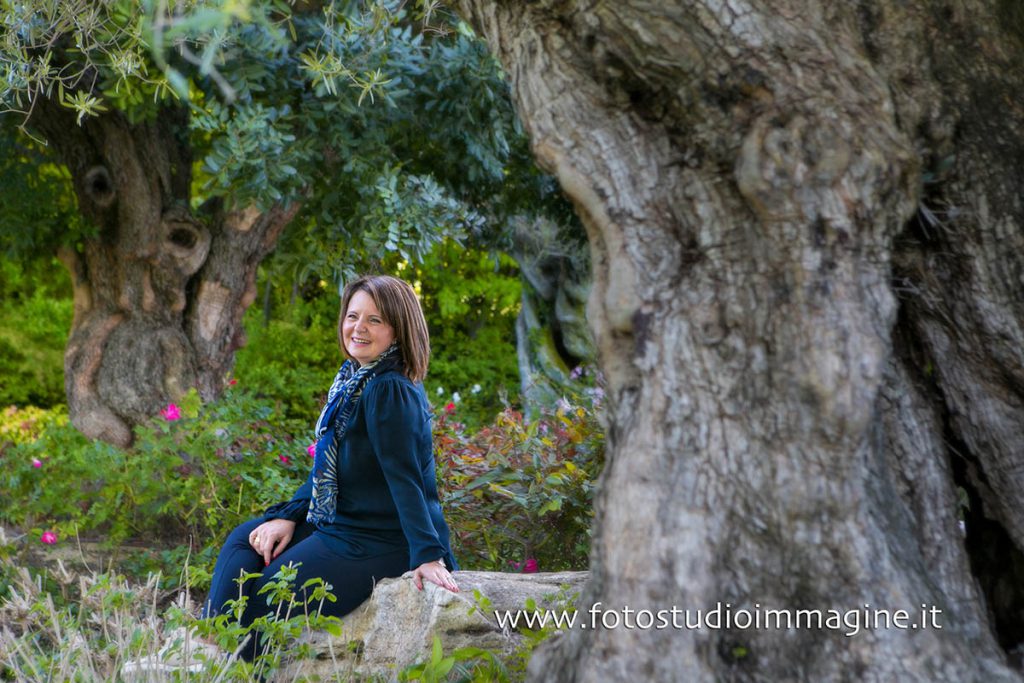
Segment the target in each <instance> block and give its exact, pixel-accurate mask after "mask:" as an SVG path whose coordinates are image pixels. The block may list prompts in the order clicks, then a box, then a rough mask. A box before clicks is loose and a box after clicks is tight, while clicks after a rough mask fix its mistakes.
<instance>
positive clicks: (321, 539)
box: [205, 275, 458, 659]
mask: <svg viewBox="0 0 1024 683" xmlns="http://www.w3.org/2000/svg"><path fill="white" fill-rule="evenodd" d="M338 339H339V344H340V346H341V350H342V351H343V352H344V354H345V355H346V356H347V360H346V361H345V362H344V364H343V365H342V366H341V369H340V370H339V371H338V374H337V375H336V377H335V378H334V382H333V383H332V385H331V388H330V391H329V392H328V394H327V403H326V405H325V406H324V408H323V410H322V411H321V414H320V417H319V419H318V420H317V423H316V428H315V437H316V446H315V455H314V464H313V468H312V471H311V472H310V476H309V479H308V480H307V481H306V483H305V484H303V485H302V487H300V488H299V490H298V491H297V492H296V494H295V496H293V497H292V499H291V500H290V501H287V502H284V503H280V504H278V505H274V506H273V507H271V508H270V509H268V510H267V511H266V513H265V514H264V515H263V516H262V517H259V518H257V519H253V520H250V521H248V522H245V523H243V524H241V525H239V526H238V527H237V528H235V530H234V531H232V532H231V534H230V535H229V536H228V539H227V541H226V542H225V544H224V547H223V548H222V550H221V552H220V555H219V557H218V559H217V566H216V568H215V569H214V576H213V580H212V583H211V587H210V597H209V599H208V601H207V603H206V609H205V613H206V616H213V615H216V614H219V613H222V612H224V611H226V610H225V603H227V601H229V600H232V599H236V598H237V597H238V589H237V587H236V585H235V579H236V577H238V575H239V572H240V571H246V572H252V573H260V577H259V578H258V579H256V580H255V581H251V582H249V583H247V584H246V585H244V586H243V591H244V593H245V594H247V595H250V596H256V595H258V593H259V590H260V589H261V588H262V587H263V586H264V585H265V584H266V583H267V581H269V580H270V579H271V578H272V577H273V576H274V574H275V573H276V572H277V571H278V570H279V569H280V568H281V567H282V566H283V565H285V564H288V563H295V564H298V565H299V566H298V576H297V578H296V586H302V585H303V584H304V583H305V582H306V581H307V580H309V579H311V578H317V577H318V578H322V579H323V580H324V581H325V582H327V583H329V584H331V585H332V586H333V591H334V593H335V594H336V595H337V597H338V600H337V602H334V603H325V604H324V606H323V612H324V614H328V615H333V616H342V615H344V614H347V613H348V612H350V611H352V610H353V609H355V608H356V607H357V606H358V605H359V604H360V603H362V602H363V601H364V600H365V599H366V598H367V597H369V595H370V593H371V591H372V589H373V585H374V583H375V582H376V581H379V580H380V579H382V578H385V577H394V576H400V575H402V574H403V573H405V572H406V571H409V570H412V578H413V581H414V582H415V584H416V586H417V588H420V589H421V590H422V588H423V581H424V579H425V580H427V581H430V582H432V583H435V584H437V585H439V586H442V587H444V588H447V589H448V590H452V591H457V590H458V587H457V585H456V584H455V581H454V579H453V578H452V575H451V573H450V572H452V571H455V570H456V569H457V568H458V565H457V564H456V562H455V558H454V557H453V556H452V552H451V547H450V545H449V531H448V525H447V523H446V522H445V519H444V514H443V513H442V511H441V504H440V501H439V499H438V495H437V482H436V481H435V467H434V456H433V444H432V437H431V424H430V411H429V406H428V404H427V399H426V395H425V393H424V391H423V385H422V380H423V378H424V376H425V375H426V372H427V365H428V361H429V356H430V340H429V336H428V333H427V325H426V321H425V320H424V317H423V311H422V309H421V307H420V303H419V300H418V299H417V298H416V294H415V292H414V291H413V289H412V287H410V286H409V284H408V283H406V282H404V281H402V280H399V279H397V278H393V277H389V276H384V275H378V276H367V277H362V278H359V279H357V280H355V281H353V282H351V283H349V285H348V286H347V287H346V288H345V291H344V294H343V296H342V305H341V315H340V316H339V322H338ZM299 563H301V564H299ZM261 603H262V601H260V600H255V599H252V600H250V601H249V604H248V607H247V608H246V611H245V613H244V614H243V616H242V622H243V623H244V624H246V625H249V624H251V623H252V622H253V621H254V620H255V619H257V618H259V617H260V616H262V615H263V613H264V612H266V611H268V610H269V609H270V608H268V607H267V606H266V605H262V604H261ZM258 654H259V643H258V641H257V640H256V638H253V639H252V640H251V641H250V642H249V644H248V646H247V647H246V648H245V649H244V651H243V653H242V655H243V657H245V658H247V659H252V658H254V657H255V656H256V655H258Z"/></svg>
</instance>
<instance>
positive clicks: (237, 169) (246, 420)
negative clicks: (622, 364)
mask: <svg viewBox="0 0 1024 683" xmlns="http://www.w3.org/2000/svg"><path fill="white" fill-rule="evenodd" d="M300 9H301V10H302V11H299V9H295V8H293V7H291V6H290V5H289V4H287V3H266V5H263V4H260V3H218V2H209V3H194V4H189V5H188V6H187V7H186V8H180V7H179V8H177V10H175V11H176V12H178V13H177V14H175V13H174V12H171V13H170V14H168V15H166V16H164V15H162V14H161V12H162V11H165V10H166V8H164V10H161V9H159V8H154V7H151V6H150V5H149V4H147V3H141V4H139V3H133V2H116V3H93V4H89V3H86V4H82V3H77V2H66V3H51V4H49V5H48V6H47V7H45V8H42V7H37V8H33V7H28V6H11V5H5V6H4V8H3V10H2V12H3V13H4V15H3V19H4V25H5V26H6V28H5V29H4V34H3V41H4V42H3V44H2V47H3V52H2V57H3V60H2V63H3V68H4V69H5V72H4V73H5V76H6V78H5V79H4V80H3V82H4V83H6V84H7V85H6V86H4V87H5V88H6V89H5V90H4V92H3V93H2V99H0V101H2V102H3V105H4V106H3V109H4V110H5V111H4V112H3V113H2V114H0V197H2V203H3V205H4V211H2V212H0V247H2V249H3V252H4V259H3V261H2V262H0V406H3V407H2V408H0V500H3V504H2V506H0V527H2V529H3V537H2V538H0V601H6V602H5V604H6V605H7V607H6V609H7V612H6V613H5V614H6V615H7V618H8V619H9V623H10V625H11V628H13V629H14V630H13V631H11V632H8V633H7V637H6V639H5V640H4V641H3V642H4V645H3V647H0V655H5V657H7V658H9V659H7V664H6V667H7V668H5V669H4V670H3V674H2V676H3V677H12V678H18V679H23V678H24V677H28V678H31V677H32V676H33V673H32V672H33V671H36V672H37V673H39V675H42V674H43V673H44V672H47V671H49V672H50V673H48V674H47V676H48V677H52V676H53V673H52V672H53V670H54V669H53V666H56V665H57V664H60V666H65V665H66V666H71V667H72V669H73V667H74V661H73V659H74V658H71V660H69V659H68V655H67V651H68V647H69V645H68V643H67V642H62V641H61V638H60V637H58V636H56V635H54V634H56V633H58V632H59V631H60V629H59V628H57V629H56V631H55V630H54V628H53V627H54V625H55V624H59V623H64V625H65V631H67V632H76V633H85V634H91V635H88V638H92V637H94V636H95V637H96V638H97V640H96V643H97V645H96V648H97V652H102V651H104V650H110V649H116V647H117V646H124V643H123V642H122V643H120V644H119V645H118V643H116V642H115V639H114V638H113V637H112V636H111V635H110V634H108V633H106V630H107V627H106V626H103V627H102V628H100V629H99V631H95V629H94V630H93V631H90V629H89V628H88V627H86V626H85V621H87V619H88V617H87V614H91V612H89V609H91V608H89V607H88V606H89V604H90V603H89V600H88V597H89V595H93V592H94V590H97V591H100V592H101V593H103V595H104V596H105V597H103V599H102V600H100V603H102V604H101V605H100V606H99V609H100V612H101V613H102V614H104V615H108V611H109V614H114V613H115V612H116V609H115V607H116V606H112V605H111V604H107V602H106V601H107V600H108V598H109V599H110V600H114V601H115V602H116V600H117V598H116V596H117V595H120V596H121V598H120V600H121V607H124V603H125V600H128V598H126V596H129V595H131V596H134V598H132V599H133V600H134V599H138V598H139V596H140V595H141V594H142V593H133V592H132V591H135V590H139V589H138V588H130V586H141V585H144V584H145V582H146V580H147V577H149V576H151V574H153V573H158V574H159V578H158V579H155V581H156V583H155V584H154V583H152V582H151V583H150V588H151V589H152V596H153V599H154V601H155V602H159V603H160V604H161V605H162V606H164V605H166V604H167V603H169V602H170V601H171V600H172V599H173V598H174V596H176V595H179V594H180V593H181V591H182V590H183V589H184V590H186V591H190V592H191V593H192V594H193V596H194V597H196V598H200V597H201V596H202V595H203V593H204V591H205V590H206V588H207V586H208V584H209V580H210V574H211V572H212V568H213V563H214V560H215V557H216V552H217V550H218V548H219V545H220V543H221V541H222V540H223V538H224V536H225V535H226V533H227V532H228V531H229V530H230V529H231V528H233V527H234V526H235V525H236V524H237V523H239V522H241V521H243V520H245V519H248V518H250V517H252V516H253V515H255V514H258V513H259V512H260V511H261V510H263V509H264V508H266V507H267V506H269V505H270V504H272V503H274V502H277V501H280V500H283V499H287V498H288V497H290V496H291V494H292V492H293V491H294V490H295V489H296V488H297V487H298V486H299V485H300V484H301V482H302V481H303V480H304V479H305V477H306V476H307V474H308V471H309V467H310V464H311V461H310V457H309V454H308V450H307V447H308V446H309V444H310V441H311V427H312V421H313V420H314V419H315V416H316V414H317V413H318V411H319V408H320V406H321V403H322V401H323V399H324V395H325V392H326V389H327V386H328V384H329V382H330V379H331V378H332V377H333V374H334V372H335V371H336V369H337V367H338V365H339V363H340V361H341V357H340V355H339V349H338V342H337V336H336V324H337V307H338V302H339V294H338V293H339V291H340V288H341V287H342V286H343V284H344V282H345V281H346V280H347V279H349V278H351V277H352V276H353V275H355V274H356V273H362V272H384V273H390V274H394V275H397V276H400V277H402V278H404V279H406V280H408V281H410V282H412V283H413V284H414V286H415V288H416V289H417V292H418V293H419V295H420V297H421V300H422V302H423V306H424V309H425V311H426V314H427V318H428V323H429V326H430V333H431V341H432V347H433V348H432V351H433V354H432V359H431V366H430V373H429V376H428V378H427V381H426V383H425V385H426V389H427V393H428V395H429V397H430V399H431V401H432V404H433V408H434V443H435V457H436V461H437V469H438V481H439V483H440V490H441V494H442V499H443V501H442V502H443V504H444V507H445V510H446V514H447V517H448V521H449V524H450V526H451V527H452V529H453V531H454V539H453V545H454V552H455V555H456V557H457V558H458V559H459V561H460V563H461V564H462V567H463V568H464V569H476V570H491V571H504V572H511V571H519V572H523V571H525V572H534V571H538V570H539V571H555V570H562V569H585V568H586V566H587V556H588V551H589V528H590V521H591V517H592V513H591V501H592V492H593V486H594V481H595V479H596V476H597V474H598V472H599V470H600V467H601V464H602V460H603V437H602V430H601V426H600V420H599V414H600V409H601V398H602V389H601V379H600V376H599V373H597V372H596V371H595V369H594V366H593V358H592V356H593V352H592V349H591V346H590V342H589V339H588V332H587V330H586V326H585V323H584V320H583V315H582V306H583V301H584V299H585V295H586V286H587V285H586V282H587V277H588V269H589V266H588V263H587V257H586V251H585V238H584V237H583V235H582V229H581V227H580V226H579V224H578V222H577V220H576V218H575V217H574V216H573V214H572V211H571V209H570V208H569V206H568V204H567V203H566V202H565V200H564V199H563V198H562V197H561V195H560V193H559V192H558V191H557V186H556V185H555V183H554V182H553V181H552V180H551V179H550V178H549V177H548V176H546V175H545V174H543V173H542V172H540V171H539V170H538V169H536V168H535V167H534V166H533V163H532V161H531V157H530V155H529V154H528V152H527V149H526V140H525V137H524V135H523V132H522V130H521V128H520V125H519V123H518V121H517V120H516V117H515V114H514V112H513V110H512V107H511V105H510V102H509V97H508V86H507V85H506V83H505V80H504V75H503V74H502V73H501V70H500V68H499V67H498V65H497V63H496V62H495V60H494V59H493V58H492V57H490V56H489V54H488V53H487V51H486V49H485V48H484V47H483V46H482V45H481V43H480V42H479V41H478V40H477V39H476V38H475V36H474V35H473V34H472V31H471V30H470V29H468V27H467V26H466V25H465V24H463V23H462V22H461V21H460V20H459V19H458V18H457V17H455V16H454V15H451V14H448V13H446V12H445V11H444V10H441V9H439V8H437V7H433V6H430V5H429V4H426V5H422V6H416V7H412V6H409V7H406V6H404V5H403V3H389V2H375V3H366V4H362V3H341V5H340V6H336V5H335V4H330V5H327V6H319V5H315V4H314V5H311V6H306V5H302V6H301V7H300ZM83 13H84V14H83ZM161 17H163V19H165V20H166V21H167V26H165V27H164V31H165V35H164V38H165V39H166V40H167V41H168V45H171V44H173V45H174V46H175V48H174V49H170V50H167V51H166V53H164V52H160V50H159V49H158V48H156V47H154V46H153V45H152V43H153V35H154V34H153V31H154V28H153V26H154V24H153V22H154V20H158V23H159V19H160V18H161ZM72 35H73V36H75V37H76V39H78V38H80V37H81V36H86V35H87V36H90V37H91V39H92V40H93V42H92V43H91V48H89V49H86V48H82V47H81V44H79V47H77V48H75V47H70V46H69V44H68V43H67V39H68V36H72ZM47 40H51V44H55V45H57V46H58V49H57V50H56V51H55V52H54V55H56V57H55V59H63V60H66V61H68V62H69V63H75V64H77V65H79V66H82V67H83V68H84V69H85V70H86V71H90V70H91V71H90V73H92V74H93V76H96V75H97V74H98V77H96V78H93V80H92V81H91V83H90V84H88V85H87V84H85V83H84V82H83V81H82V80H81V78H79V80H77V81H74V82H72V80H71V79H68V80H64V79H65V78H66V74H67V73H68V71H67V70H59V71H58V70H53V71H51V72H49V73H44V75H42V76H40V75H39V72H38V71H37V70H36V71H34V70H33V69H35V66H34V64H35V61H34V60H38V59H39V58H40V52H39V46H40V45H41V44H43V43H45V42H46V41H47ZM147 41H148V42H147ZM193 51H194V52H195V53H197V54H199V55H201V57H202V59H201V60H193V59H191V58H190V55H191V56H195V55H194V54H193ZM165 60H166V61H165ZM79 76H81V73H79ZM47 79H49V80H47ZM44 86H45V87H44ZM44 91H45V93H46V95H45V97H46V98H47V99H50V100H53V101H56V102H57V104H58V105H59V107H61V108H62V109H63V110H66V111H68V112H70V113H72V114H73V115H74V116H75V118H76V122H77V123H78V124H81V123H82V122H83V120H85V125H86V127H88V125H90V124H89V123H88V121H89V119H90V118H93V117H99V118H103V117H104V116H107V117H108V118H109V117H111V116H113V115H114V114H111V112H115V113H116V115H117V116H118V117H121V118H120V119H119V120H121V121H123V122H124V123H125V124H126V125H128V126H145V125H147V121H153V120H155V119H157V118H159V117H160V116H161V115H162V113H161V112H163V111H164V108H165V107H168V106H181V103H184V102H188V103H189V105H188V106H189V107H191V110H190V117H191V121H190V123H189V125H188V127H187V134H188V136H189V143H188V144H189V146H190V150H191V154H192V156H193V157H194V159H193V161H192V162H191V163H190V167H189V172H190V174H191V182H190V184H189V192H190V196H189V199H188V202H189V205H190V206H191V207H192V209H193V210H195V211H199V207H201V206H204V205H206V204H207V203H208V202H211V201H214V202H222V203H224V204H230V205H236V206H244V205H246V204H252V205H254V206H276V205H281V204H282V203H287V201H289V199H292V200H295V199H296V198H301V201H302V209H301V210H300V211H299V212H298V214H297V215H296V216H295V218H294V219H293V220H292V221H291V222H290V224H289V225H288V226H287V228H286V229H285V230H284V232H283V233H282V235H281V237H280V239H279V240H278V241H277V243H276V245H275V247H276V248H275V249H273V251H272V253H270V254H269V255H268V256H267V257H266V258H265V259H263V260H262V262H261V263H260V264H259V267H258V270H256V271H255V273H254V278H255V279H254V282H255V289H256V294H257V295H256V297H255V301H254V302H253V303H252V304H251V305H249V306H248V307H247V309H246V310H245V313H244V319H243V322H242V325H241V328H242V330H241V332H240V335H241V336H243V337H244V338H245V342H246V343H245V344H244V346H241V348H240V349H239V350H238V351H237V353H236V354H235V359H234V363H233V366H232V367H231V369H230V371H229V372H227V373H225V375H224V376H223V378H221V379H222V386H223V388H222V390H221V391H220V392H219V395H218V396H217V397H216V398H214V399H212V400H211V399H210V398H209V397H206V400H203V399H201V398H200V394H199V393H198V392H197V391H196V390H195V389H191V390H189V391H187V392H185V393H184V394H183V395H181V396H179V397H177V398H175V399H173V400H168V401H167V402H166V404H164V405H162V407H160V409H159V410H154V411H153V412H152V414H151V415H150V416H149V417H148V418H145V419H141V420H138V421H137V423H136V424H134V425H133V426H132V443H131V445H130V446H128V447H121V446H116V445H112V444H110V443H107V442H105V441H103V440H100V439H95V438H88V437H86V436H83V435H82V433H81V432H80V431H79V430H78V429H76V428H75V427H74V426H73V425H72V424H71V422H70V421H69V417H68V415H69V410H68V405H67V395H66V393H65V382H66V380H67V379H68V378H66V377H65V374H64V367H65V351H66V348H67V345H68V341H69V330H73V329H74V326H75V323H76V320H75V316H76V314H75V298H76V296H77V295H78V293H77V290H76V284H75V283H74V282H73V281H72V277H71V275H70V274H69V272H68V268H67V267H66V266H67V264H68V257H67V254H78V255H82V254H88V252H89V249H90V248H91V247H90V245H91V244H93V243H95V242H97V241H103V240H104V239H107V237H108V236H105V234H104V232H105V230H106V229H107V228H105V227H104V226H103V225H102V221H98V220H97V217H96V215H94V214H90V212H89V211H86V210H84V209H83V208H82V205H81V203H80V200H81V195H80V194H79V195H78V196H77V197H76V189H75V188H76V184H75V183H76V181H75V178H74V177H73V176H74V174H73V173H71V172H69V170H68V167H67V166H66V165H65V164H64V163H62V161H61V159H60V158H59V157H58V156H57V155H55V153H54V149H53V145H51V144H49V142H48V141H47V140H46V139H44V137H43V136H41V135H40V133H39V131H38V130H37V129H34V128H33V127H32V119H31V116H30V113H31V112H30V111H29V109H30V108H31V107H30V105H29V104H28V102H29V101H30V100H31V99H32V97H35V98H39V97H40V96H41V95H42V94H43V92H44ZM321 143H323V144H322V145H321ZM57 146H58V147H59V145H57ZM58 254H62V258H60V259H58V258H57V255H58ZM130 313H131V312H130V311H129V314H130ZM83 546H88V547H90V548H98V549H99V551H100V553H101V555H102V556H104V557H106V558H108V559H112V561H113V562H114V563H113V564H112V565H109V566H107V567H104V568H102V569H104V570H106V571H107V573H105V574H103V575H102V577H104V578H101V580H100V583H99V584H89V585H90V586H91V587H89V588H87V587H86V584H84V583H83V584H81V585H80V586H79V587H77V588H76V586H75V583H74V581H72V580H71V579H69V578H67V576H66V575H62V574H61V572H60V570H55V567H56V565H55V564H54V562H53V560H54V559H55V558H57V557H61V558H65V559H69V558H70V559H71V560H74V559H75V558H76V556H77V558H78V559H79V560H83V561H85V560H86V559H87V558H85V557H84V555H82V553H81V552H80V549H81V548H82V547H83ZM186 568H187V569H186ZM93 569H96V567H93ZM26 571H28V573H27V574H26V573H25V572H26ZM62 576H64V578H63V579H62ZM28 577H32V578H31V579H29V578H28ZM26 581H29V582H30V583H33V585H34V586H35V588H34V589H32V590H34V591H36V592H35V600H36V603H35V606H34V607H33V605H32V604H30V603H31V601H29V603H26V604H23V605H22V608H23V609H21V611H19V608H17V605H18V604H19V602H18V601H19V600H22V601H24V600H25V595H24V593H25V590H26V589H25V585H26ZM120 581H124V582H126V583H123V584H121V583H119V582H120ZM151 581H152V580H151ZM97 585H100V586H103V587H104V588H103V589H102V590H101V589H99V588H96V586H97ZM19 586H20V588H19ZM116 586H122V589H116ZM119 590H120V591H121V592H118V591H119ZM103 591H106V592H103ZM146 595H149V594H146ZM40 605H42V607H40ZM93 607H95V605H93ZM108 608H110V609H109V610H108ZM47 610H50V614H51V616H50V618H49V620H47V618H45V617H39V616H38V613H41V612H46V611H47ZM32 614H37V616H35V617H33V616H31V615H32ZM156 614H160V612H159V610H158V611H157V612H156ZM108 616H109V615H108ZM180 616H181V615H179V617H180ZM106 618H107V617H106V616H104V617H103V619H106ZM103 619H100V621H101V622H102V621H103ZM65 620H66V621H65ZM172 621H173V619H172ZM139 623H142V622H141V616H140V622H139ZM72 626H74V628H72ZM76 629H78V630H76ZM130 630H131V629H129V631H130ZM222 632H223V629H222ZM47 634H50V635H47ZM65 635H66V633H65ZM138 637H139V638H143V639H144V636H138ZM137 646H139V643H138V642H135V643H134V645H133V647H137ZM19 648H21V649H19ZM71 649H74V648H71ZM143 649H144V648H143ZM62 650H63V651H64V654H61V651H62ZM76 656H77V655H76ZM90 661H91V662H92V664H90V666H92V665H93V664H95V661H98V660H90ZM12 662H14V663H13V664H12ZM55 663H57V664H55ZM79 664H81V662H79ZM33 667H38V669H35V668H33ZM57 670H58V671H65V669H62V668H58V669H57ZM67 670H71V669H67ZM102 670H103V669H102V667H100V668H98V669H90V668H89V667H86V668H85V669H83V671H86V673H84V674H81V675H83V676H86V678H85V679H83V680H88V676H89V673H88V672H89V671H92V672H93V674H95V675H99V673H98V672H99V671H102ZM58 677H59V676H58Z"/></svg>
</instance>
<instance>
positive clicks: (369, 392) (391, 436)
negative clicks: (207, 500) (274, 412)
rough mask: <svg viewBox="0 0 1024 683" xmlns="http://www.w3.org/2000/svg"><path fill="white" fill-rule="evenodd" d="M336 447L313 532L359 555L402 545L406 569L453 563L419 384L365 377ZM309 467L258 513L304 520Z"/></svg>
mask: <svg viewBox="0 0 1024 683" xmlns="http://www.w3.org/2000/svg"><path fill="white" fill-rule="evenodd" d="M351 419H352V423H351V424H350V425H349V428H348V431H347V432H346V434H345V438H344V440H343V441H342V442H341V444H340V447H339V449H338V509H337V512H336V513H335V515H334V519H333V521H331V522H329V523H327V524H323V525H320V527H319V531H320V532H321V534H322V537H326V538H325V540H326V542H327V543H328V545H329V546H331V549H332V550H333V551H334V552H336V553H338V554H339V555H341V556H342V557H346V558H349V559H354V560H360V559H367V558H370V557H375V556H377V555H383V554H385V553H390V552H394V551H395V550H396V549H398V548H404V547H406V546H408V548H409V568H410V569H414V568H416V567H418V566H420V565H421V564H423V563H424V562H432V561H434V560H437V559H441V558H444V561H445V564H446V565H447V566H448V568H449V569H450V570H452V571H454V570H455V569H458V564H456V562H455V558H454V556H453V555H452V551H451V546H450V544H449V532H448V524H447V523H446V522H445V519H444V514H443V512H442V511H441V502H440V500H439V499H438V496H437V481H436V476H437V475H436V472H435V469H434V453H433V440H432V437H431V430H430V410H429V408H428V404H427V397H426V394H425V393H424V391H423V385H422V384H419V383H416V384H414V383H413V382H412V381H411V380H409V379H408V378H407V377H406V376H405V375H403V374H401V373H400V372H398V371H392V372H386V373H384V374H382V375H378V376H376V377H374V378H373V379H372V380H370V381H369V382H368V383H367V384H366V387H365V388H364V389H363V394H362V396H361V397H360V399H359V404H358V406H357V407H356V411H355V414H354V415H353V416H352V418H351ZM312 490H313V473H312V469H311V470H310V475H309V477H308V478H307V479H306V483H304V484H303V485H302V486H301V487H299V490H298V491H296V493H295V495H294V496H293V497H292V499H291V500H290V501H288V502H286V503H279V504H278V505H274V506H273V507H271V508H269V509H268V510H267V512H266V514H265V515H264V519H290V520H291V521H293V522H296V523H302V522H305V520H306V513H307V512H308V511H309V500H310V497H311V495H312Z"/></svg>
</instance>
